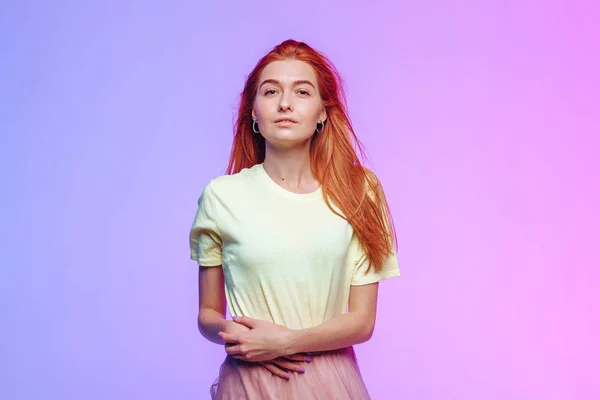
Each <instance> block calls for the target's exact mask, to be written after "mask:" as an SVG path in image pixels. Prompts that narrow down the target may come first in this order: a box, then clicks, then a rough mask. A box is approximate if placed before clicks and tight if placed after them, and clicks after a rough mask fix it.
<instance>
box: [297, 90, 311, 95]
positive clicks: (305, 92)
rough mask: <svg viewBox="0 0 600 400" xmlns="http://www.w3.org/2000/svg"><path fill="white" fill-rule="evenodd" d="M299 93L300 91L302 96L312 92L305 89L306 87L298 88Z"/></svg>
mask: <svg viewBox="0 0 600 400" xmlns="http://www.w3.org/2000/svg"><path fill="white" fill-rule="evenodd" d="M298 93H300V94H301V95H302V96H308V95H310V92H309V91H308V90H304V89H300V90H298Z"/></svg>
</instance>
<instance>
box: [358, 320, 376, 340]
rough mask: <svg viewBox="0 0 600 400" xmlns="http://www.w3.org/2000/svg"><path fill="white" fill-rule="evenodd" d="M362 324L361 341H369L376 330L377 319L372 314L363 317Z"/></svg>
mask: <svg viewBox="0 0 600 400" xmlns="http://www.w3.org/2000/svg"><path fill="white" fill-rule="evenodd" d="M360 326H361V330H360V339H359V340H360V343H364V342H367V341H369V340H370V339H371V337H373V332H375V319H374V318H372V317H371V316H366V317H365V318H364V319H362V321H361V324H360Z"/></svg>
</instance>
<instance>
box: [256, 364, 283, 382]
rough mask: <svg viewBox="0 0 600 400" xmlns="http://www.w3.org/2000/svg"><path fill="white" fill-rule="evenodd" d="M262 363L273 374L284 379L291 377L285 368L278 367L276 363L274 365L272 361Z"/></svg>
mask: <svg viewBox="0 0 600 400" xmlns="http://www.w3.org/2000/svg"><path fill="white" fill-rule="evenodd" d="M261 364H262V365H263V367H265V368H266V369H267V370H268V371H269V372H271V373H272V374H273V375H275V376H278V377H280V378H283V379H286V380H287V379H290V374H289V373H288V372H287V371H284V370H283V369H281V368H279V367H277V366H276V365H274V364H272V363H270V362H263V363H261Z"/></svg>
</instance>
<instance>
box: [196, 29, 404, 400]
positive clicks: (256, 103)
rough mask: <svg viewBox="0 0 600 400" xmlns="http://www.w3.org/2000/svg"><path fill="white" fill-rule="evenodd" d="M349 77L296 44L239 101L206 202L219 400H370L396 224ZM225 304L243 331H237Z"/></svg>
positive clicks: (207, 332)
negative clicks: (371, 350)
mask: <svg viewBox="0 0 600 400" xmlns="http://www.w3.org/2000/svg"><path fill="white" fill-rule="evenodd" d="M355 146H356V147H358V149H359V150H360V152H361V155H362V145H361V144H360V142H359V141H358V139H357V137H356V135H355V133H354V131H353V129H352V126H351V125H350V120H349V118H348V115H347V111H346V105H345V98H344V92H343V89H342V86H341V78H340V77H339V74H338V73H337V71H336V69H335V67H334V66H333V65H332V64H331V62H330V61H329V60H327V58H326V57H325V56H324V55H322V54H321V53H319V52H317V51H316V50H314V49H312V48H311V47H309V46H308V45H306V44H305V43H301V42H297V41H294V40H286V41H284V42H283V43H281V44H279V45H278V46H276V47H275V48H274V49H273V50H272V51H271V52H270V53H268V54H267V55H266V56H264V57H263V58H262V59H261V60H260V61H259V62H258V64H257V65H256V67H255V68H254V70H253V71H252V72H251V74H250V75H249V76H248V78H247V81H246V85H245V87H244V91H243V92H242V96H241V104H240V107H239V112H238V117H237V123H236V126H235V136H234V140H233V148H232V152H231V158H230V160H229V166H228V170H227V174H226V175H223V176H219V177H217V178H215V179H213V180H211V181H210V182H209V183H208V184H207V185H206V186H205V187H204V189H203V191H202V194H201V196H200V199H199V200H198V205H199V207H198V211H197V213H196V216H195V219H194V222H193V225H192V229H191V232H190V247H191V258H192V259H193V260H196V261H197V262H198V264H199V265H200V273H199V292H200V311H199V314H198V326H199V330H200V332H201V334H202V335H203V336H204V337H205V338H207V339H208V340H210V341H212V342H214V343H219V344H222V345H225V350H226V352H227V356H226V358H225V361H224V362H223V364H222V366H221V368H220V373H219V377H218V379H217V381H216V382H215V384H214V385H213V386H212V388H211V394H212V397H213V399H235V400H238V399H328V400H333V399H368V398H369V394H368V391H367V389H366V387H365V384H364V382H363V380H362V378H361V375H360V371H359V368H358V364H357V360H356V357H355V354H354V350H353V347H352V346H353V345H355V344H358V343H362V342H365V341H367V340H369V338H370V337H371V335H372V334H373V329H374V326H375V314H376V303H377V289H378V282H379V281H381V280H383V279H386V278H391V277H394V276H398V275H399V269H398V263H397V259H396V240H395V231H394V228H393V222H392V220H391V214H390V213H389V208H388V205H387V202H386V199H385V196H384V193H383V190H382V187H381V185H380V183H379V181H378V180H377V177H376V176H375V175H374V174H373V173H372V172H371V171H369V170H367V169H366V168H364V167H363V166H362V165H361V162H360V160H359V158H358V156H357V154H356V151H355ZM226 305H228V306H229V310H230V312H231V315H232V316H233V319H232V320H227V319H226V318H225V315H226V314H225V309H226Z"/></svg>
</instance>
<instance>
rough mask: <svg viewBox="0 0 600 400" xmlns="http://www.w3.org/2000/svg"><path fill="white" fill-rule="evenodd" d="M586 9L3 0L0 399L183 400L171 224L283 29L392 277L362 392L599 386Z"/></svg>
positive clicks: (554, 395)
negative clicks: (343, 123) (372, 179)
mask: <svg viewBox="0 0 600 400" xmlns="http://www.w3.org/2000/svg"><path fill="white" fill-rule="evenodd" d="M599 18H600V6H598V2H594V1H591V0H590V1H587V2H583V1H441V0H438V1H416V0H411V1H405V2H391V1H390V2H383V1H372V2H353V3H350V2H347V1H329V2H319V1H302V2H288V3H286V2H280V1H278V2H275V1H268V2H267V1H253V2H242V1H237V2H236V1H231V0H230V1H219V2H211V3H203V2H191V1H180V2H167V1H162V2H161V1H143V2H142V1H102V2H100V1H98V2H92V1H80V2H74V1H65V0H60V1H54V2H50V1H47V2H41V1H36V2H34V1H20V2H17V1H12V2H11V1H9V2H8V3H7V2H3V3H2V6H1V8H0V45H1V53H0V68H1V71H0V72H1V76H0V113H1V118H0V131H1V133H2V135H1V142H0V149H1V153H0V156H1V158H0V162H1V165H0V167H1V172H0V174H1V177H2V185H1V188H2V189H1V190H2V196H1V199H2V206H1V211H0V212H1V221H0V222H1V223H2V227H3V229H2V230H1V233H0V234H1V237H0V240H1V243H2V272H1V280H0V304H1V310H2V318H1V320H2V328H1V336H2V337H1V340H0V346H1V347H0V349H1V353H0V360H1V364H0V365H2V367H1V370H0V398H2V399H42V398H43V399H132V398H139V399H141V398H143V399H204V398H207V397H208V388H209V385H210V384H211V383H212V381H213V379H214V378H215V376H216V374H217V368H218V365H219V364H220V362H221V360H222V359H223V356H224V352H223V349H222V348H221V347H219V346H216V345H213V344H211V343H209V342H207V341H205V340H203V338H202V337H201V336H200V335H199V333H198V331H197V327H196V314H197V267H196V265H195V263H194V262H193V261H191V260H190V259H189V248H188V242H187V240H188V233H189V228H190V227H191V223H192V219H193V216H194V213H195V211H196V206H197V204H196V201H197V198H198V196H199V194H200V191H201V189H202V187H203V186H204V185H205V184H206V183H207V182H208V180H210V179H211V178H212V177H215V176H217V175H220V174H223V173H224V171H225V167H226V163H227V159H228V155H229V150H230V145H231V138H232V121H233V118H234V116H235V110H236V107H237V101H238V96H239V93H240V92H241V90H242V86H243V83H244V79H245V76H246V74H248V73H249V72H250V70H251V69H252V68H253V66H254V65H255V63H256V62H257V61H258V59H259V58H260V57H261V56H262V55H264V54H265V53H266V52H268V51H269V50H270V49H271V48H272V47H273V46H274V45H276V44H277V43H279V42H281V41H283V40H285V39H287V38H295V39H297V40H302V41H306V42H307V43H309V44H310V45H312V46H314V47H315V48H317V49H319V50H321V51H323V52H324V53H325V54H326V55H328V56H329V57H330V58H331V59H332V61H333V62H334V63H335V64H336V66H337V67H338V69H339V70H340V72H341V73H342V75H343V76H344V78H345V81H346V87H347V90H348V100H349V106H350V113H351V116H352V119H353V123H354V125H355V128H356V131H357V133H358V135H359V137H360V138H361V139H362V140H363V142H364V143H365V145H366V147H367V149H368V151H369V159H370V162H369V163H367V165H368V166H370V167H372V168H373V169H374V170H375V172H376V173H377V174H378V175H379V177H380V179H381V180H382V181H383V183H384V187H385V189H386V192H387V196H388V199H389V202H390V204H391V207H392V209H393V215H394V218H395V220H396V225H397V230H398V239H399V244H400V248H399V258H400V263H401V270H402V277H400V278H396V279H392V280H389V281H385V282H384V283H383V284H382V285H381V295H380V306H379V311H378V323H377V329H376V332H375V335H374V337H373V339H372V340H371V341H370V342H368V343H366V344H363V345H359V346H357V352H358V355H359V359H360V364H361V367H362V371H363V374H364V378H365V380H366V382H367V384H368V386H369V388H370V390H371V393H372V395H373V398H374V399H461V400H464V399H552V400H554V399H598V398H600V383H599V382H598V379H599V378H598V377H599V376H600V373H599V371H600V361H599V360H600V351H599V345H598V338H599V337H600V311H599V310H598V308H599V307H598V305H599V302H600V255H599V247H600V246H599V244H600V243H599V242H600V229H599V224H600V210H599V208H600V207H599V204H600V172H599V170H600V159H599V153H600V152H599V148H600V146H599V145H600V140H599V139H598V134H599V133H600V116H599V114H600V95H599V91H600V78H599V76H598V73H599V72H598V71H600V56H599V54H600V45H599V42H600V40H599V39H598V38H599V37H600V28H598V20H599Z"/></svg>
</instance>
